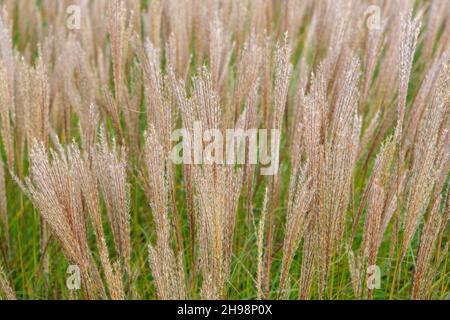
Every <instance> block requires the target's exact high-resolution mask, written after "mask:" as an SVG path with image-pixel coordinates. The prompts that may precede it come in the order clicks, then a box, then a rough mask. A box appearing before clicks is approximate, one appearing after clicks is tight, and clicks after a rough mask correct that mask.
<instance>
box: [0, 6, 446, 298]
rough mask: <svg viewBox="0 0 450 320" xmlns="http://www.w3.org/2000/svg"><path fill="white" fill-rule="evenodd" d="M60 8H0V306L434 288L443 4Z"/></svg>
mask: <svg viewBox="0 0 450 320" xmlns="http://www.w3.org/2000/svg"><path fill="white" fill-rule="evenodd" d="M72 2H73V1H66V0H64V1H59V2H58V4H55V2H54V1H52V0H42V1H38V2H33V3H30V2H29V1H26V0H20V1H8V0H4V1H1V0H0V6H1V10H0V138H1V139H0V141H1V143H0V150H1V157H2V159H1V160H2V161H1V164H2V165H1V167H0V266H1V267H0V296H1V297H4V298H7V299H14V298H16V296H17V298H19V299H29V298H31V299H33V298H38V297H39V298H49V299H53V298H63V299H64V298H81V299H82V298H87V299H126V298H136V297H145V298H159V299H191V298H192V299H196V298H202V299H226V298H258V299H271V298H278V299H290V298H298V299H387V298H390V299H394V298H396V299H405V298H411V299H442V298H445V297H446V296H448V292H449V281H448V276H449V272H450V271H449V267H448V239H449V237H448V212H449V210H448V184H449V181H448V179H449V163H450V162H449V151H448V138H449V133H448V130H449V128H448V123H449V122H448V120H449V119H448V117H449V108H448V105H449V102H450V100H449V94H448V92H449V80H450V79H449V71H450V70H449V65H450V50H449V49H448V48H449V44H450V11H449V7H448V3H447V2H446V1H439V0H434V1H431V3H429V2H425V1H384V0H379V1H375V2H374V1H331V0H330V1H313V0H306V1H297V0H289V1H260V0H248V1H237V0H236V1H235V0H233V1H229V2H226V3H225V2H223V1H220V0H208V1H196V0H181V1H180V0H166V1H159V0H152V1H139V0H133V1H123V0H111V1H101V0H96V1H76V2H75V3H72ZM73 4H75V5H78V6H79V9H80V12H81V16H80V17H79V18H80V19H79V20H77V18H78V17H76V16H70V17H68V16H67V11H66V9H67V7H68V6H69V5H73ZM369 9H370V10H372V11H370V12H368V10H369ZM373 10H374V11H373ZM378 14H380V16H379V17H378ZM378 18H379V19H378ZM74 22H76V23H75V25H77V24H78V22H79V25H78V26H75V29H74V28H72V27H73V23H74ZM78 27H79V28H78ZM198 121H199V122H201V123H202V126H203V129H205V130H208V129H209V130H212V129H214V130H216V131H218V132H221V133H222V134H223V135H225V134H224V133H225V132H226V130H227V129H238V130H248V129H268V130H271V129H274V130H279V131H280V132H281V140H280V141H279V143H277V141H270V142H273V143H272V144H270V145H271V146H272V149H273V150H271V152H272V153H274V152H278V151H279V154H280V161H279V166H278V167H279V170H278V171H277V172H276V173H275V174H273V175H270V176H265V175H264V174H263V173H264V172H265V171H264V169H265V168H264V165H263V164H254V163H249V161H244V162H245V163H243V164H237V165H234V164H228V163H215V162H214V161H213V159H215V157H216V156H217V155H216V154H215V152H209V153H207V155H208V156H207V157H205V160H206V163H203V164H197V163H195V162H194V161H191V163H190V164H188V163H185V164H179V165H178V164H175V163H174V162H172V161H171V157H170V155H171V152H172V151H173V148H174V146H175V143H178V141H173V139H172V138H173V137H172V136H171V135H172V133H173V132H174V130H175V129H179V128H182V129H184V130H185V131H186V132H188V133H189V134H191V136H192V135H194V134H195V132H194V131H195V123H196V122H198ZM209 142H210V141H207V139H203V137H201V139H200V142H199V141H198V140H195V142H194V143H196V144H198V145H197V147H201V148H203V147H208V143H209ZM247 142H248V141H247ZM209 151H211V149H209ZM244 151H245V152H246V154H245V160H249V154H248V152H249V146H246V148H245V150H244ZM258 151H259V150H258ZM265 151H268V150H265ZM183 156H184V154H183ZM191 156H194V155H191ZM191 160H192V159H191ZM33 210H34V211H33ZM34 212H35V213H34ZM147 258H148V260H149V263H147V261H146V259H147ZM67 264H74V265H77V266H78V267H79V268H80V274H81V280H82V286H81V287H82V288H81V290H80V291H75V292H73V291H69V290H68V289H67V288H66V287H65V286H64V283H65V281H64V280H65V278H64V277H65V276H66V270H64V268H65V266H66V265H67ZM374 267H378V268H379V270H380V272H381V273H382V275H383V277H382V279H383V281H382V284H381V288H373V287H372V286H369V285H368V281H369V280H370V278H371V276H372V274H371V273H370V272H368V270H373V268H374ZM377 270H378V269H377Z"/></svg>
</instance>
